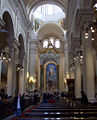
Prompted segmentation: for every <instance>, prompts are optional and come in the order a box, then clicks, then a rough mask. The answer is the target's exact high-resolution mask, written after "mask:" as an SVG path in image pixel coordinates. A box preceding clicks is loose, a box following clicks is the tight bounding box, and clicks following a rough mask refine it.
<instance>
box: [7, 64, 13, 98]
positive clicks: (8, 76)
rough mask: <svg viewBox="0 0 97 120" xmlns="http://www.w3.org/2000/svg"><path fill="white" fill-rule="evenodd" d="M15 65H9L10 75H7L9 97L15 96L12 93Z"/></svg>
mask: <svg viewBox="0 0 97 120" xmlns="http://www.w3.org/2000/svg"><path fill="white" fill-rule="evenodd" d="M12 76H13V63H12V62H9V63H8V73H7V94H8V96H12V95H13V91H12V88H13V87H12V81H13V77H12Z"/></svg>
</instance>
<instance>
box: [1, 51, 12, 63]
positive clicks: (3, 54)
mask: <svg viewBox="0 0 97 120" xmlns="http://www.w3.org/2000/svg"><path fill="white" fill-rule="evenodd" d="M0 60H4V61H5V62H10V61H11V57H10V55H9V53H7V52H5V51H2V52H0Z"/></svg>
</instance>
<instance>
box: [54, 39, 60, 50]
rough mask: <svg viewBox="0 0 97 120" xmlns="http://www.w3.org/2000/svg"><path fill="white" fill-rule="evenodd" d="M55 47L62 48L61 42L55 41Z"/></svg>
mask: <svg viewBox="0 0 97 120" xmlns="http://www.w3.org/2000/svg"><path fill="white" fill-rule="evenodd" d="M55 47H56V48H60V40H56V41H55Z"/></svg>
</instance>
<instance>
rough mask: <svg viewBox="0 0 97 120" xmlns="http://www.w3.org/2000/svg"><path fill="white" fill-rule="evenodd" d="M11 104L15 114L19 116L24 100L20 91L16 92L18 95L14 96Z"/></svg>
mask: <svg viewBox="0 0 97 120" xmlns="http://www.w3.org/2000/svg"><path fill="white" fill-rule="evenodd" d="M13 105H14V110H15V113H16V115H17V116H21V113H22V112H23V110H24V100H23V98H22V97H21V94H20V93H19V94H18V96H15V98H14V102H13Z"/></svg>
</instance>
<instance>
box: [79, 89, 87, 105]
mask: <svg viewBox="0 0 97 120" xmlns="http://www.w3.org/2000/svg"><path fill="white" fill-rule="evenodd" d="M81 95H82V99H81V103H82V104H84V105H87V104H88V98H87V96H86V94H85V92H84V91H81Z"/></svg>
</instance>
